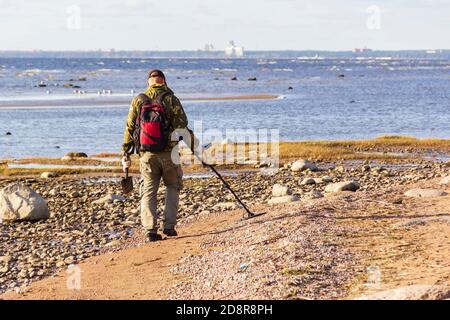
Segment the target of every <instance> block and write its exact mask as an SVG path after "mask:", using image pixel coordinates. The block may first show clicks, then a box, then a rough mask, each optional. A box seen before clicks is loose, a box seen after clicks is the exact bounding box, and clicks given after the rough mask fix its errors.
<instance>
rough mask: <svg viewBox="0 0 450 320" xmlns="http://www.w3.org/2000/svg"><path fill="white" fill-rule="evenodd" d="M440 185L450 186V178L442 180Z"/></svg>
mask: <svg viewBox="0 0 450 320" xmlns="http://www.w3.org/2000/svg"><path fill="white" fill-rule="evenodd" d="M439 184H444V185H445V184H450V176H448V177H445V178H444V179H442V180H441V181H440V182H439Z"/></svg>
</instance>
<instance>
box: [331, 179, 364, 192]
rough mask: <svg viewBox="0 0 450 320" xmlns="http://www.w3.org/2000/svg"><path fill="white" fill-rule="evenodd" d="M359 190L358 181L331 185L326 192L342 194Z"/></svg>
mask: <svg viewBox="0 0 450 320" xmlns="http://www.w3.org/2000/svg"><path fill="white" fill-rule="evenodd" d="M358 189H359V184H358V182H356V181H343V182H337V183H333V184H329V185H327V186H326V187H325V192H341V191H353V192H354V191H356V190H358Z"/></svg>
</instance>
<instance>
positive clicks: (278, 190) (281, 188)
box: [272, 183, 292, 197]
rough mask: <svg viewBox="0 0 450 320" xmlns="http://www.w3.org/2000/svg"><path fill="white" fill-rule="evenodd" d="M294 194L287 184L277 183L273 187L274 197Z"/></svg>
mask: <svg viewBox="0 0 450 320" xmlns="http://www.w3.org/2000/svg"><path fill="white" fill-rule="evenodd" d="M290 194H292V191H291V189H289V188H288V187H287V186H285V185H282V184H279V183H276V184H274V185H273V187H272V196H274V197H283V196H287V195H290Z"/></svg>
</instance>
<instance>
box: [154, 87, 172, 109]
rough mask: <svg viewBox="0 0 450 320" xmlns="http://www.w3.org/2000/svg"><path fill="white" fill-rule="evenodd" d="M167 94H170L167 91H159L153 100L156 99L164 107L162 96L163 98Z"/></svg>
mask: <svg viewBox="0 0 450 320" xmlns="http://www.w3.org/2000/svg"><path fill="white" fill-rule="evenodd" d="M168 94H170V92H169V91H164V92H161V93H160V94H159V95H157V96H156V99H155V100H156V101H157V102H158V103H159V104H160V105H162V106H163V107H164V105H163V100H164V98H165V97H166V96H167V95H168Z"/></svg>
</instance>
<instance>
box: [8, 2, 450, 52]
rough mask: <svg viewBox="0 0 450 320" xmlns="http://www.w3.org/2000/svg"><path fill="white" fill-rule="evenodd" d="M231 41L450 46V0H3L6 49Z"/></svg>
mask: <svg viewBox="0 0 450 320" xmlns="http://www.w3.org/2000/svg"><path fill="white" fill-rule="evenodd" d="M368 8H369V9H368ZM370 8H371V9H370ZM374 8H375V9H374ZM367 10H369V11H367ZM78 13H79V14H78ZM368 25H369V27H368ZM229 40H234V41H235V42H236V43H237V44H239V45H242V46H243V47H244V48H245V49H248V50H308V49H314V50H350V49H352V48H354V47H363V46H367V47H370V48H373V49H391V50H401V49H431V48H433V49H434V48H442V49H450V0H409V1H407V0H390V1H387V0H379V1H366V0H341V1H337V0H335V1H332V0H304V1H300V0H164V1H162V0H158V1H155V0H121V1H120V0H109V1H106V0H42V1H25V0H0V50H31V49H42V50H97V49H110V48H115V49H116V50H181V49H186V50H196V49H200V48H203V47H204V46H205V44H206V43H212V44H213V45H214V46H215V48H216V49H220V50H222V49H223V48H224V47H225V46H226V45H227V43H228V41H229Z"/></svg>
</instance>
